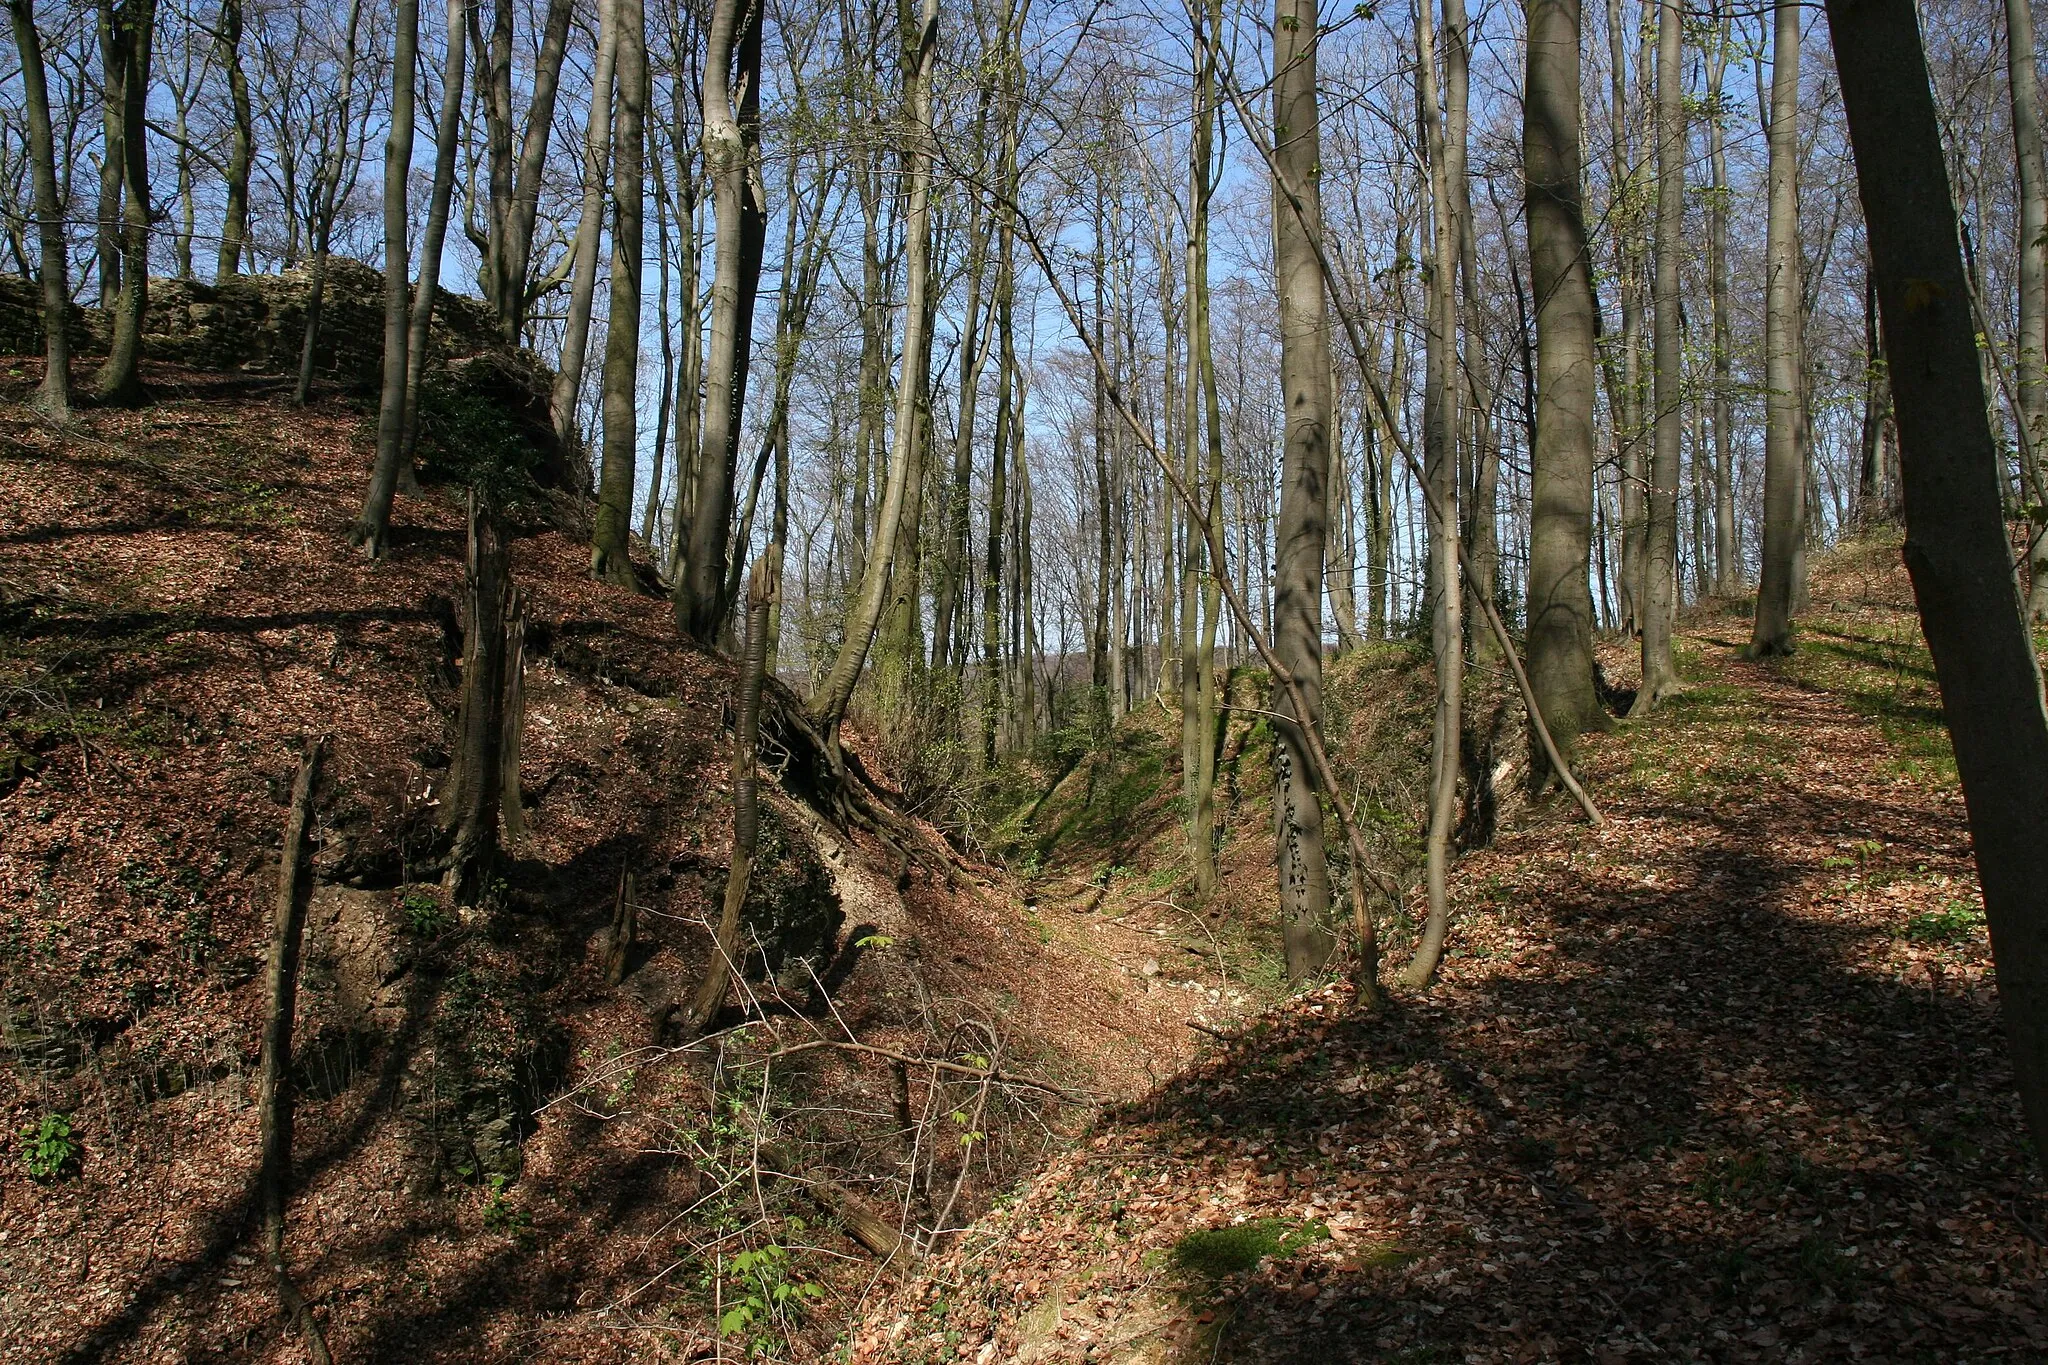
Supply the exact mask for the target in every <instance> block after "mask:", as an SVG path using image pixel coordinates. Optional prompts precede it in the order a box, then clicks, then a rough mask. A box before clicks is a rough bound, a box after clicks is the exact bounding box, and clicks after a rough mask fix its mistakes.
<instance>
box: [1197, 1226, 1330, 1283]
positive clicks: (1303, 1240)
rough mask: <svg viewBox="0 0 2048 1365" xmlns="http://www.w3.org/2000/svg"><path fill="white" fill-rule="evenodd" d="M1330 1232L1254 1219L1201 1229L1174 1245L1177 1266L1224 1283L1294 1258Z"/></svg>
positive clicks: (1325, 1229)
mask: <svg viewBox="0 0 2048 1365" xmlns="http://www.w3.org/2000/svg"><path fill="white" fill-rule="evenodd" d="M1329 1236H1330V1230H1329V1228H1327V1227H1325V1226H1324V1225H1323V1224H1321V1223H1319V1222H1316V1221H1314V1220H1310V1221H1309V1222H1306V1223H1297V1222H1294V1221H1293V1220H1291V1219H1286V1218H1254V1219H1252V1220H1251V1221H1249V1222H1245V1223H1233V1224H1231V1225H1230V1226H1228V1227H1221V1228H1197V1229H1196V1230H1194V1231H1193V1232H1190V1233H1187V1234H1186V1235H1184V1236H1183V1237H1182V1238H1181V1239H1180V1240H1179V1241H1178V1242H1175V1243H1174V1244H1173V1252H1172V1257H1173V1263H1174V1265H1175V1266H1177V1267H1179V1268H1180V1269H1182V1270H1185V1271H1187V1272H1189V1273H1191V1274H1195V1275H1200V1276H1203V1277H1205V1278H1207V1279H1212V1280H1217V1279H1222V1278H1223V1277H1224V1276H1226V1275H1237V1274H1242V1273H1243V1272H1245V1271H1247V1270H1250V1269H1252V1268H1253V1267H1255V1266H1257V1265H1258V1263H1259V1262H1261V1261H1263V1260H1265V1259H1266V1258H1268V1257H1284V1256H1291V1255H1293V1254H1294V1253H1295V1252H1297V1251H1299V1250H1301V1249H1302V1248H1303V1247H1306V1246H1313V1245H1314V1244H1316V1243H1317V1242H1321V1241H1326V1240H1328V1238H1329Z"/></svg>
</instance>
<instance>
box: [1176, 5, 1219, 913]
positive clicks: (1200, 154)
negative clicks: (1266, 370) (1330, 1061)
mask: <svg viewBox="0 0 2048 1365" xmlns="http://www.w3.org/2000/svg"><path fill="white" fill-rule="evenodd" d="M1219 3H1220V0H1208V3H1206V4H1204V5H1201V6H1197V7H1194V8H1192V9H1191V10H1190V11H1189V13H1190V14H1191V16H1192V17H1193V21H1194V29H1195V32H1194V48H1195V53H1194V58H1195V83H1194V84H1195V89H1194V96H1195V127H1194V136H1193V138H1192V140H1191V141H1190V144H1189V147H1188V245H1187V257H1188V261H1187V274H1188V308H1187V313H1188V325H1187V333H1188V364H1187V375H1186V378H1185V381H1184V386H1185V389H1186V400H1187V416H1186V418H1185V420H1184V421H1183V423H1182V431H1181V435H1182V437H1183V440H1184V446H1183V454H1182V460H1181V470H1182V473H1181V478H1182V480H1183V481H1184V482H1185V483H1186V484H1187V487H1188V489H1189V490H1190V491H1191V492H1192V491H1194V490H1197V489H1200V488H1202V487H1203V479H1202V477H1201V475H1202V467H1203V463H1204V457H1205V454H1207V453H1208V452H1211V451H1213V452H1214V453H1215V455H1216V456H1217V457H1220V455H1221V452H1222V446H1223V433H1222V429H1221V427H1222V424H1221V422H1220V421H1219V420H1218V419H1219V417H1220V414H1219V413H1218V411H1217V408H1218V407H1219V406H1220V404H1218V402H1217V400H1216V397H1215V383H1214V378H1213V376H1214V373H1215V361H1214V354H1213V352H1212V350H1211V343H1210V338H1209V201H1210V198H1211V196H1212V194H1213V192H1214V191H1213V188H1212V186H1211V184H1210V177H1211V175H1212V170H1211V167H1212V166H1213V164H1214V162H1215V157H1216V147H1215V127H1216V57H1215V51H1214V47H1213V45H1212V44H1213V41H1214V40H1213V37H1212V36H1211V35H1212V33H1213V26H1214V24H1215V22H1216V17H1217V9H1218V6H1219ZM1205 19H1206V20H1207V21H1208V22H1209V25H1210V28H1209V29H1207V30H1205V29H1204V27H1203V21H1204V20H1205ZM1205 434H1206V441H1205V439H1204V437H1205ZM1217 493H1218V490H1217V488H1216V487H1215V482H1214V481H1212V483H1211V485H1210V488H1209V496H1210V498H1211V499H1212V501H1211V502H1210V515H1211V516H1214V515H1215V508H1216V503H1215V501H1214V499H1215V497H1216V496H1217ZM1187 521H1188V529H1187V534H1186V537H1185V541H1186V543H1185V545H1184V547H1183V550H1182V558H1181V642H1182V644H1181V681H1180V698H1181V703H1180V704H1181V765H1182V769H1183V773H1184V777H1183V781H1182V788H1183V793H1184V795H1185V797H1186V800H1187V807H1188V860H1189V863H1190V865H1191V866H1192V867H1193V869H1194V882H1195V899H1196V900H1197V901H1198V902H1206V901H1207V900H1208V899H1209V898H1210V897H1211V896H1213V895H1214V894H1215V893H1216V790H1215V777H1214V772H1215V747H1216V726H1215V697H1214V689H1215V685H1216V617H1217V614H1218V612H1217V607H1216V605H1215V604H1214V603H1212V602H1211V601H1209V600H1208V595H1207V593H1208V592H1209V591H1213V589H1207V580H1208V579H1209V577H1210V574H1209V572H1208V569H1209V565H1208V564H1207V559H1208V554H1209V545H1208V542H1207V540H1205V539H1204V538H1203V537H1202V536H1201V535H1200V534H1199V532H1198V531H1197V530H1196V528H1195V526H1194V518H1193V517H1189V518H1187ZM1205 589H1206V591H1205Z"/></svg>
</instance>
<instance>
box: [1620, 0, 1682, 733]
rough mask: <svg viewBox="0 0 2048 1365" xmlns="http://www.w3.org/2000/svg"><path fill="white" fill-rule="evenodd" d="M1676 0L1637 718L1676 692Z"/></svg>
mask: <svg viewBox="0 0 2048 1365" xmlns="http://www.w3.org/2000/svg"><path fill="white" fill-rule="evenodd" d="M1683 22H1684V20H1683V19H1682V17H1681V15H1680V13H1679V0H1657V120H1656V129H1657V278H1656V286H1655V291H1654V297H1655V314H1656V316H1655V319H1654V321H1653V324H1652V332H1653V335H1652V346H1653V347H1654V351H1655V355H1654V359H1653V361H1652V366H1653V389H1652V397H1651V404H1652V406H1653V407H1654V408H1655V409H1656V412H1655V415H1654V416H1655V421H1654V428H1653V429H1654V432H1655V439H1654V446H1653V451H1652V454H1651V457H1650V462H1649V475H1650V479H1649V487H1648V489H1647V490H1646V501H1647V504H1648V530H1647V536H1646V539H1645V542H1644V562H1643V592H1642V597H1641V598H1640V599H1639V600H1640V601H1641V603H1642V608H1643V609H1642V614H1641V615H1642V619H1641V622H1640V624H1641V627H1642V632H1643V655H1642V657H1643V680H1642V684H1641V685H1640V686H1639V687H1637V689H1636V700H1635V705H1634V707H1633V708H1632V710H1631V714H1633V715H1646V714H1648V713H1649V712H1650V710H1652V709H1653V708H1654V707H1655V706H1656V705H1657V703H1658V702H1660V701H1662V700H1663V699H1664V698H1665V697H1667V696H1669V695H1671V693H1673V692H1675V691H1677V690H1678V664H1677V661H1676V660H1675V659H1674V658H1673V656H1672V652H1671V630H1672V626H1673V624H1674V623H1675V619H1676V617H1677V614H1678V603H1677V601H1676V600H1675V599H1676V595H1677V591H1678V481H1679V479H1680V477H1681V470H1680V468H1679V458H1680V446H1681V445H1682V443H1683V441H1684V436H1685V431H1684V424H1685V410H1684V407H1683V406H1682V403H1683V399H1682V392H1683V385H1684V376H1683V375H1681V374H1680V372H1679V366H1680V364H1681V363H1682V361H1681V358H1680V351H1679V336H1678V306H1679V305H1678V253H1679V250H1680V246H1679V235H1680V233H1681V232H1683V231H1684V226H1685V223H1684V217H1685V152H1686V140H1685V104H1684V92H1683V89H1682V82H1683V79H1684V72H1683V70H1682V69H1681V67H1680V62H1681V60H1682V58H1681V56H1680V36H1679V35H1680V29H1681V26H1682V24H1683Z"/></svg>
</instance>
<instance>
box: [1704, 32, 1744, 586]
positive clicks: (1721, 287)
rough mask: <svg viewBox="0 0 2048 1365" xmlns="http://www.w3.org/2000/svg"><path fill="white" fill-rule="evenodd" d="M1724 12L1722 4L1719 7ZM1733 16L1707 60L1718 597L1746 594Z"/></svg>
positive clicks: (1708, 226) (1708, 228)
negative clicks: (1731, 161) (1738, 435)
mask: <svg viewBox="0 0 2048 1365" xmlns="http://www.w3.org/2000/svg"><path fill="white" fill-rule="evenodd" d="M1717 11H1718V4H1717ZM1728 26H1729V20H1728V15H1727V13H1726V12H1725V11H1718V12H1717V13H1716V15H1715V24H1714V46H1713V49H1712V51H1710V52H1709V53H1708V54H1707V108H1708V119H1707V162H1708V167H1709V169H1710V172H1711V174H1712V175H1713V178H1714V184H1713V189H1712V190H1711V191H1710V192H1709V194H1708V197H1707V272H1708V276H1709V285H1708V288H1709V290H1710V292H1711V295H1712V299H1711V304H1712V308H1713V313H1714V392H1713V397H1712V400H1711V401H1712V403H1713V407H1714V593H1715V595H1716V596H1718V597H1733V596H1735V594H1737V593H1738V592H1740V591H1742V578H1743V574H1742V556H1741V549H1740V542H1739V541H1738V539H1737V538H1736V530H1735V415H1734V413H1733V412H1732V411H1731V408H1730V397H1729V395H1730V393H1731V392H1732V390H1733V387H1734V350H1733V342H1732V341H1731V339H1730V337H1729V326H1730V315H1731V313H1732V311H1733V310H1732V309H1731V307H1730V305H1729V300H1728V295H1729V292H1730V279H1729V275H1730V271H1729V265H1728V207H1729V205H1728V193H1729V192H1728V152H1727V135H1726V132H1725V130H1724V129H1723V127H1722V118H1721V79H1722V75H1723V73H1724V72H1725V71H1726V70H1727V67H1728Z"/></svg>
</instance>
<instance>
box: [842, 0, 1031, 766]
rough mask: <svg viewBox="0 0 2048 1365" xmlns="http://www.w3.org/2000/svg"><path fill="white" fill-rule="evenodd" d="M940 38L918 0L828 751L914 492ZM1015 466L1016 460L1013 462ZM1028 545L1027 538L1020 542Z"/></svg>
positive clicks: (928, 4)
mask: <svg viewBox="0 0 2048 1365" xmlns="http://www.w3.org/2000/svg"><path fill="white" fill-rule="evenodd" d="M938 37H939V0H923V14H922V18H921V20H920V22H919V25H918V33H917V39H916V48H915V51H916V59H915V64H914V66H913V68H912V72H911V78H910V81H909V89H908V90H907V91H906V92H905V94H906V95H907V97H908V104H909V106H910V126H909V130H908V131H909V136H910V139H911V151H910V157H909V163H910V166H909V169H910V194H909V207H908V209H907V210H906V213H905V229H906V233H905V246H904V260H903V270H904V281H905V287H906V297H905V299H904V305H903V357H904V359H903V374H902V377H901V380H900V382H899V383H898V384H897V386H896V417H895V429H894V431H893V433H892V434H891V438H890V450H889V478H888V483H887V485H886V487H885V488H884V490H883V493H882V506H881V510H880V513H879V514H878V515H877V517H876V519H875V537H874V546H875V548H874V551H873V552H872V553H870V554H869V555H868V556H867V563H866V565H865V567H864V569H863V570H862V573H861V579H860V588H859V591H858V593H857V595H856V597H855V599H854V604H853V610H852V612H851V613H850V614H849V615H848V618H847V626H846V636H845V639H844V641H843V642H842V643H841V645H840V647H839V655H838V657H837V658H836V659H835V660H834V661H833V664H832V672H831V673H830V674H829V675H828V676H827V677H826V679H825V686H824V687H823V688H822V689H821V690H820V692H819V694H818V697H817V699H816V701H815V702H814V703H813V704H812V711H811V714H812V720H813V723H814V724H815V725H816V726H817V728H818V730H819V731H820V732H821V733H822V734H823V735H824V736H825V739H826V743H827V744H828V745H829V746H831V747H832V748H833V749H834V750H835V751H836V749H837V746H838V743H839V724H840V722H841V721H843V720H844V719H845V718H846V708H847V704H848V703H849V702H851V701H852V699H853V687H854V683H855V682H856V681H858V680H859V678H860V671H861V667H862V665H864V664H865V663H866V662H867V655H868V650H869V648H870V647H871V646H872V644H873V642H874V638H875V628H876V626H877V625H879V624H880V622H881V619H882V607H883V603H884V600H885V598H886V596H887V594H888V589H889V570H890V564H891V561H892V559H893V558H894V556H895V554H896V543H897V534H896V533H897V528H898V526H899V524H900V523H901V521H902V518H903V504H904V499H905V497H906V496H915V490H909V489H908V488H907V484H908V482H909V476H910V471H911V467H912V465H913V464H914V463H915V461H916V455H917V450H916V442H917V439H918V431H917V427H918V410H919V407H920V406H921V403H922V395H921V394H919V393H918V392H917V388H918V385H917V382H916V381H917V379H918V377H919V376H918V375H917V374H916V372H915V361H914V359H913V358H914V357H916V356H919V355H926V354H929V349H930V347H929V338H928V335H927V333H926V328H927V326H928V325H929V322H930V318H929V316H928V313H927V310H926V307H925V301H926V291H927V289H928V288H929V287H930V283H931V278H930V277H931V268H930V264H929V256H930V250H931V196H932V147H931V137H932V89H931V82H932V67H933V63H934V61H935V59H936V57H937V48H938ZM1019 463H1020V466H1021V459H1020V462H1019ZM1027 543H1028V542H1027Z"/></svg>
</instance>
